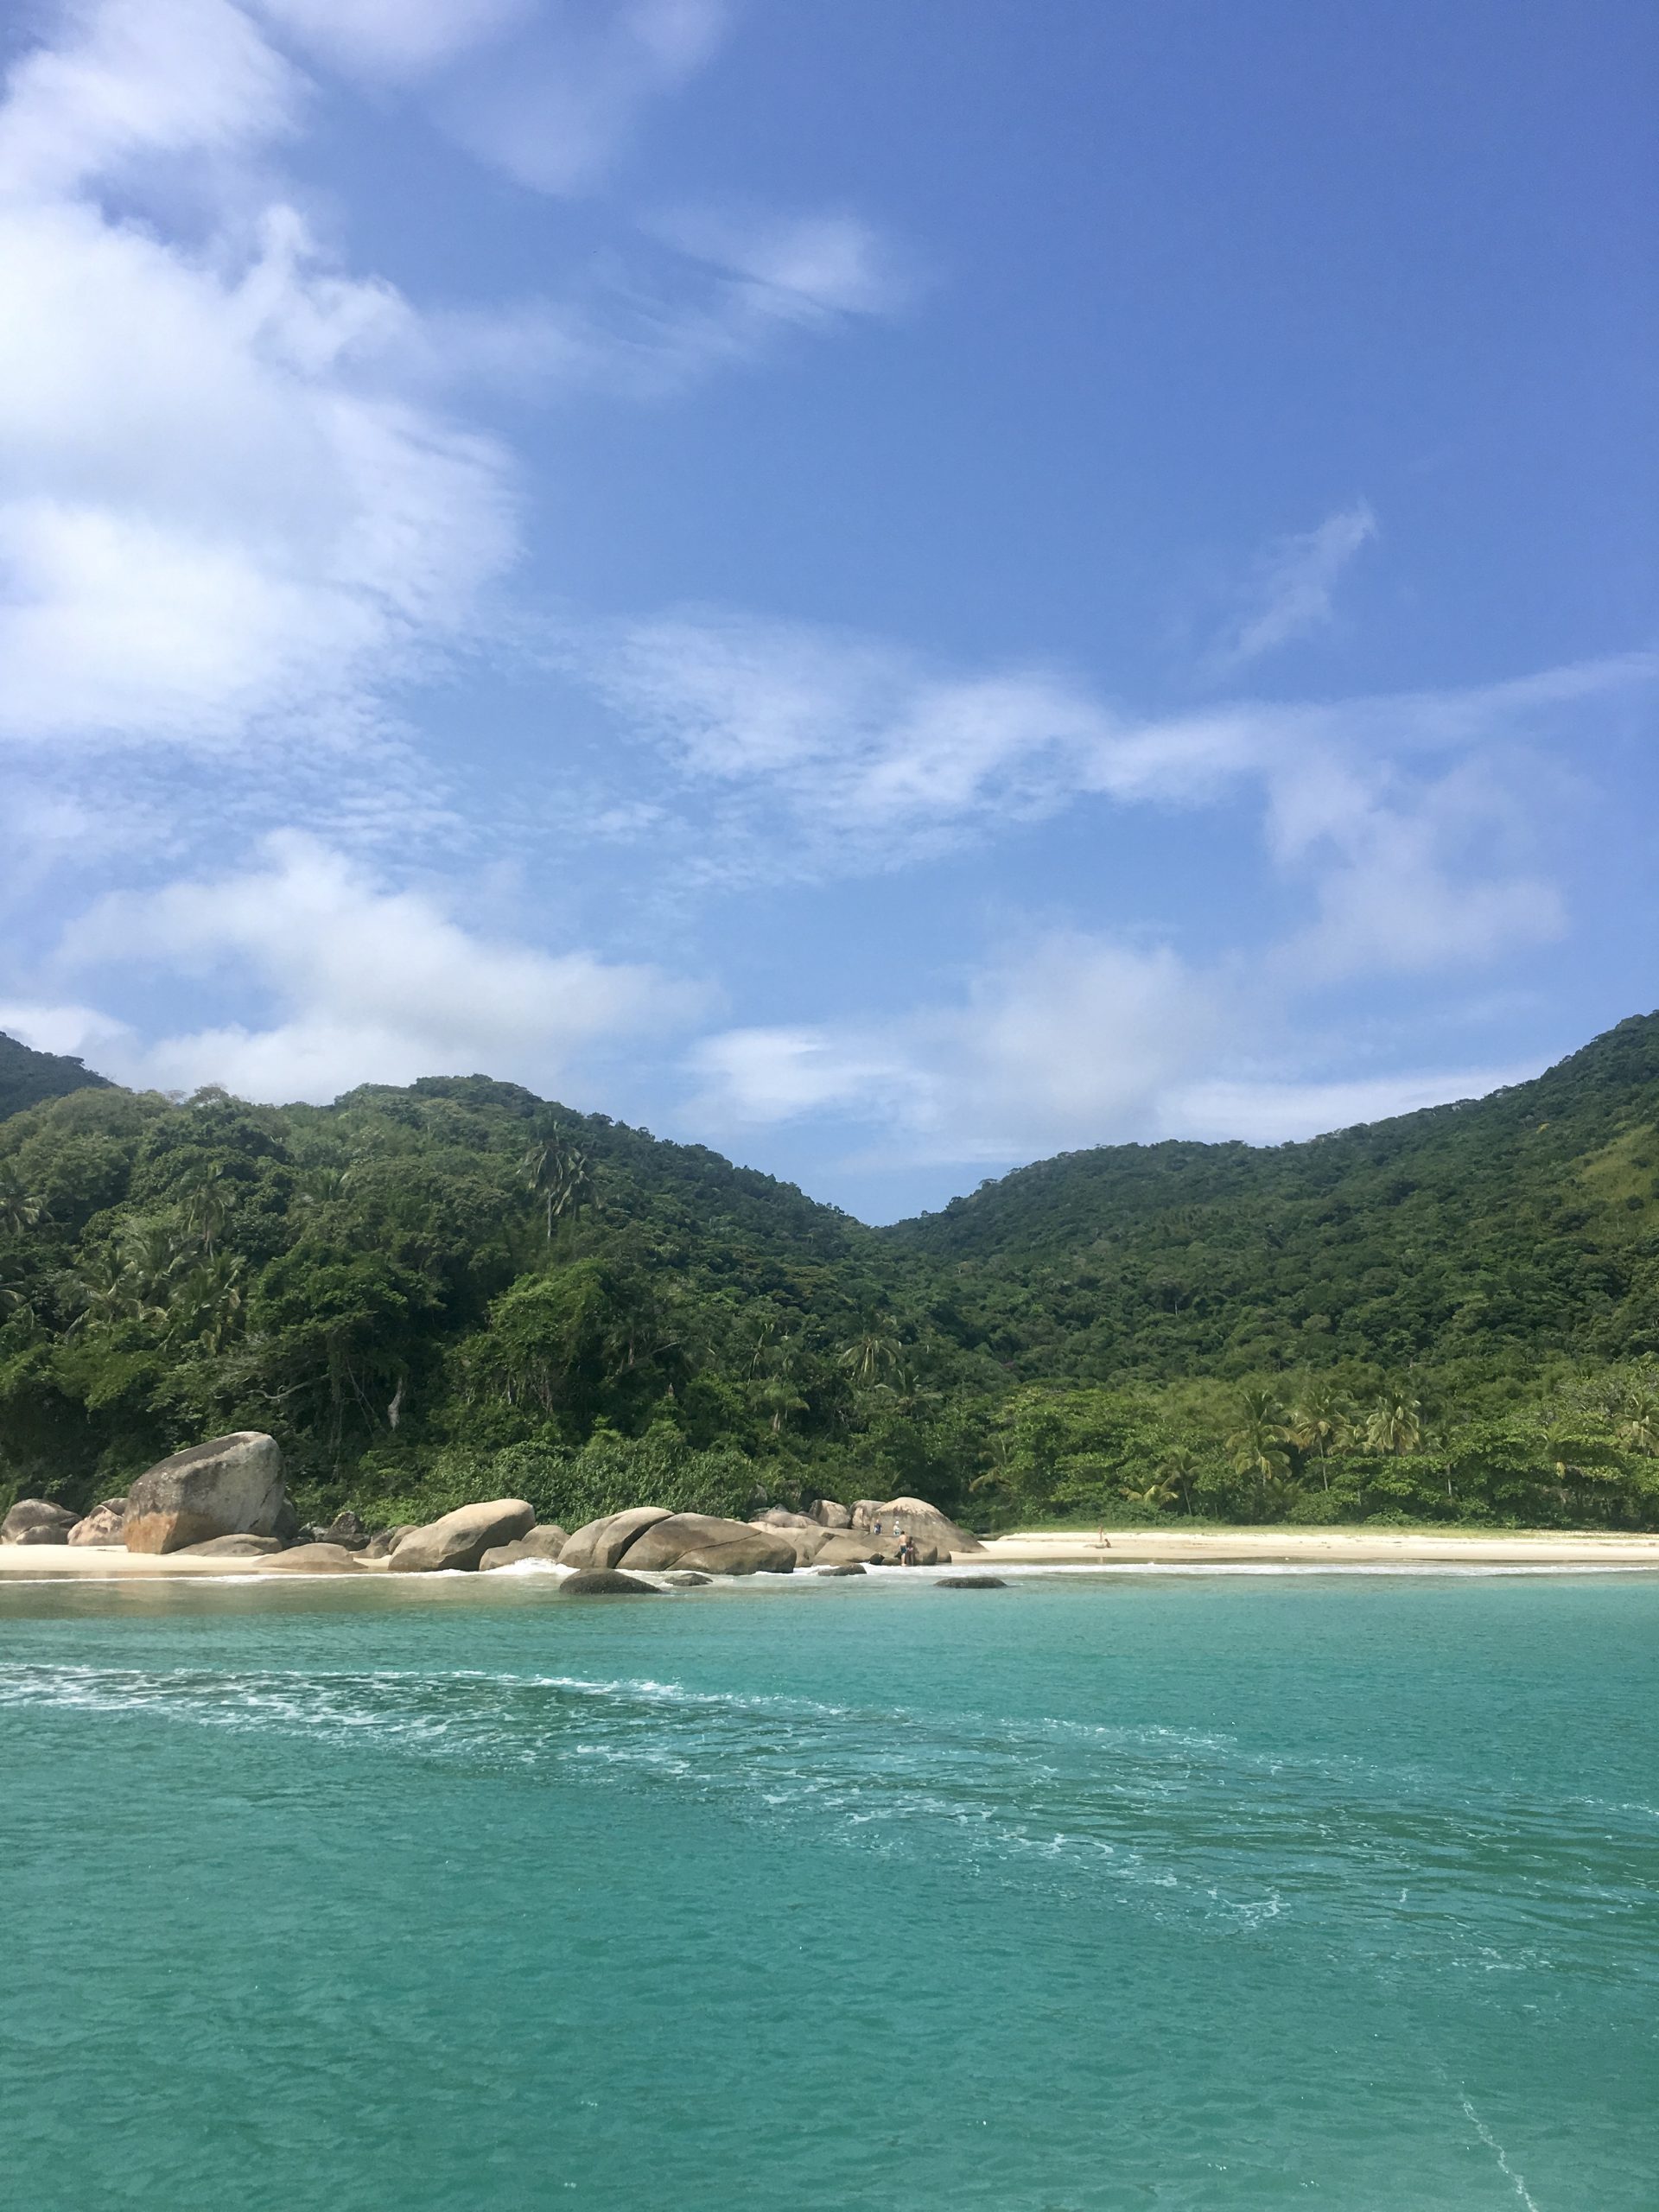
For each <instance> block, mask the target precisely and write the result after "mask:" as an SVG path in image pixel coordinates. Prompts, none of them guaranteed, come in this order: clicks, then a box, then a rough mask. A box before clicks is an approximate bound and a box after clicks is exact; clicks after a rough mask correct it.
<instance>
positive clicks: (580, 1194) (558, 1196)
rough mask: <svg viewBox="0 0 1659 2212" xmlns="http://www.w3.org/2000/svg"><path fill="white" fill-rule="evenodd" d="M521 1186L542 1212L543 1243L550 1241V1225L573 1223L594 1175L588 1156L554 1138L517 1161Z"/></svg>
mask: <svg viewBox="0 0 1659 2212" xmlns="http://www.w3.org/2000/svg"><path fill="white" fill-rule="evenodd" d="M519 1172H520V1173H521V1174H522V1175H523V1176H524V1187H525V1188H526V1189H527V1190H528V1191H529V1192H530V1193H531V1196H532V1197H533V1198H540V1199H541V1200H542V1201H543V1205H544V1207H545V1209H546V1216H547V1241H548V1243H552V1242H553V1224H554V1222H555V1221H556V1220H558V1219H567V1220H571V1221H574V1220H575V1217H576V1216H577V1215H578V1214H579V1213H580V1212H581V1211H582V1207H583V1206H584V1205H586V1204H587V1203H588V1199H589V1198H591V1197H592V1195H593V1188H594V1173H593V1169H592V1166H590V1165H589V1162H588V1155H587V1154H586V1153H585V1152H583V1151H582V1149H581V1147H579V1146H577V1145H573V1144H568V1143H566V1142H565V1141H563V1138H562V1137H561V1136H559V1135H553V1136H551V1137H545V1138H543V1139H542V1141H540V1142H539V1143H537V1144H533V1145H531V1147H530V1149H529V1151H528V1152H526V1153H525V1154H524V1158H523V1160H521V1161H520V1162H519Z"/></svg>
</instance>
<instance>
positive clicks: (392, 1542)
mask: <svg viewBox="0 0 1659 2212" xmlns="http://www.w3.org/2000/svg"><path fill="white" fill-rule="evenodd" d="M415 1527H416V1522H413V1521H400V1522H398V1523H397V1526H396V1527H395V1528H392V1529H376V1530H375V1532H374V1534H373V1535H372V1536H371V1537H370V1538H369V1541H368V1542H367V1543H366V1544H365V1545H364V1547H363V1556H364V1558H365V1559H385V1556H386V1554H388V1553H389V1552H395V1551H396V1550H397V1547H398V1545H399V1544H401V1543H402V1542H403V1541H404V1537H405V1536H406V1535H408V1534H409V1533H410V1529H413V1528H415Z"/></svg>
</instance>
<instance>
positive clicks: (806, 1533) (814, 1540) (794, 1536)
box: [749, 1516, 829, 1567]
mask: <svg viewBox="0 0 1659 2212" xmlns="http://www.w3.org/2000/svg"><path fill="white" fill-rule="evenodd" d="M749 1526H750V1527H751V1528H752V1529H759V1530H760V1534H761V1535H763V1536H774V1537H776V1538H778V1539H779V1541H781V1542H783V1543H785V1544H787V1545H788V1546H789V1547H790V1548H791V1551H792V1552H793V1553H794V1554H795V1564H796V1566H797V1567H810V1566H811V1564H812V1562H813V1560H815V1559H817V1555H818V1554H819V1553H820V1552H821V1551H822V1550H823V1548H824V1546H825V1545H826V1544H827V1543H828V1542H829V1529H821V1528H820V1527H819V1526H818V1523H817V1522H816V1521H808V1520H807V1519H805V1518H804V1516H796V1517H791V1519H790V1520H788V1521H784V1522H778V1521H774V1522H765V1521H752V1522H750V1523H749Z"/></svg>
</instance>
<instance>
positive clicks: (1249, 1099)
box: [691, 932, 1535, 1167]
mask: <svg viewBox="0 0 1659 2212" xmlns="http://www.w3.org/2000/svg"><path fill="white" fill-rule="evenodd" d="M1284 1014H1285V1008H1284V1006H1283V1003H1282V1001H1281V997H1280V996H1279V995H1278V993H1277V992H1276V991H1275V989H1274V985H1273V979H1272V978H1270V977H1266V976H1259V975H1257V976H1251V975H1249V974H1247V973H1246V972H1245V971H1244V969H1243V967H1242V966H1240V965H1239V964H1237V963H1228V964H1224V965H1223V966H1219V967H1217V968H1215V969H1211V970H1207V971H1206V970H1201V969H1195V968H1193V967H1192V966H1191V965H1190V964H1189V963H1185V962H1184V961H1183V960H1181V959H1180V958H1179V957H1178V956H1177V955H1176V953H1175V952H1174V951H1173V950H1172V949H1171V948H1169V947H1167V946H1156V947H1152V948H1146V947H1136V946H1129V945H1124V944H1116V943H1113V942H1111V941H1109V940H1106V939H1103V938H1096V937H1090V936H1088V935H1085V934H1083V933H1080V932H1068V933H1059V934H1055V935H1052V936H1049V937H1047V938H1041V939H1039V940H1038V941H1036V942H1035V943H1034V944H1032V945H1030V946H1028V947H1027V948H1026V949H1024V950H1021V951H1020V952H1018V953H1015V954H1013V955H1010V956H1008V957H1005V958H1002V959H1000V960H998V961H995V962H994V963H991V964H990V965H988V967H987V968H985V969H982V971H981V972H979V973H978V974H977V975H976V976H972V977H970V979H969V982H968V983H967V985H966V986H965V988H964V989H963V992H962V993H961V995H960V996H959V997H958V998H957V999H956V1000H955V1001H951V1002H947V1003H933V1004H925V1005H921V1006H918V1007H911V1008H910V1009H908V1010H907V1012H906V1014H904V1015H903V1016H902V1017H901V1018H899V1019H895V1020H887V1021H883V1022H877V1023H863V1024H861V1023H858V1022H842V1023H831V1024H824V1025H822V1026H817V1027H814V1026H811V1025H796V1026H794V1027H787V1028H784V1027H779V1028H767V1029H741V1030H729V1031H727V1032H726V1033H723V1034H721V1035H719V1036H715V1037H712V1038H709V1039H705V1040H704V1041H703V1042H702V1044H701V1045H699V1046H697V1048H696V1051H695V1052H694V1053H693V1055H692V1057H691V1069H692V1072H693V1075H694V1077H696V1080H697V1081H698V1083H699V1084H700V1085H701V1092H700V1095H699V1096H698V1098H697V1100H696V1105H697V1107H698V1109H700V1110H701V1111H702V1113H703V1114H704V1115H706V1116H708V1117H709V1121H710V1122H712V1123H713V1125H714V1126H715V1127H716V1128H722V1129H725V1130H728V1131H731V1132H733V1133H734V1135H735V1134H739V1133H741V1132H743V1131H746V1130H753V1129H754V1128H767V1127H772V1126H775V1125H777V1124H779V1123H785V1122H797V1121H804V1120H816V1119H823V1118H829V1119H834V1120H839V1121H841V1122H844V1123H846V1124H849V1125H851V1126H852V1127H854V1128H858V1129H861V1130H863V1131H865V1132H867V1133H868V1147H869V1148H868V1150H867V1151H866V1152H865V1153H864V1154H863V1161H864V1164H865V1165H866V1166H889V1167H891V1166H901V1165H916V1164H918V1163H924V1162H925V1163H931V1164H961V1165H978V1166H1004V1165H1007V1164H1008V1163H1010V1162H1014V1161H1019V1160H1031V1159H1033V1158H1038V1157H1041V1156H1043V1155H1045V1154H1051V1153H1054V1152H1057V1151H1063V1150H1070V1149H1075V1148H1081V1147H1089V1146H1092V1145H1099V1144H1122V1143H1154V1142H1157V1141H1160V1140H1161V1139H1163V1138H1167V1137H1197V1138H1204V1139H1209V1140H1217V1139H1223V1138H1243V1139H1244V1140H1246V1141H1249V1142H1251V1143H1255V1144H1278V1143H1283V1142H1285V1141H1288V1140H1290V1139H1293V1138H1301V1137H1309V1136H1315V1135H1320V1134H1322V1133H1323V1132H1325V1131H1327V1130H1331V1129H1337V1128H1348V1127H1351V1126H1352V1125H1353V1124H1354V1123H1356V1122H1370V1121H1380V1120H1383V1119H1385V1118H1387V1117H1388V1116H1391V1115H1395V1114H1404V1113H1410V1112H1412V1111H1414V1109H1417V1108H1418V1107H1421V1106H1428V1105H1434V1104H1439V1103H1442V1102H1444V1101H1446V1100H1448V1099H1456V1098H1467V1097H1476V1096H1482V1095H1483V1094H1484V1093H1485V1092H1487V1091H1490V1090H1496V1089H1497V1088H1498V1086H1499V1085H1500V1084H1506V1083H1513V1082H1518V1081H1520V1080H1522V1078H1523V1077H1525V1076H1528V1075H1530V1074H1533V1073H1535V1070H1534V1069H1533V1068H1531V1067H1523V1068H1516V1067H1497V1068H1491V1067H1485V1068H1481V1067H1477V1068H1472V1069H1471V1068H1462V1069H1459V1068H1450V1069H1432V1070H1424V1069H1421V1068H1414V1069H1406V1070H1403V1071H1398V1072H1394V1073H1390V1074H1388V1075H1382V1076H1373V1077H1363V1078H1360V1079H1347V1080H1342V1081H1332V1080H1329V1079H1327V1078H1325V1077H1321V1076H1319V1075H1317V1074H1311V1075H1309V1076H1308V1077H1305V1078H1302V1079H1287V1077H1285V1076H1284V1074H1283V1073H1282V1071H1275V1072H1274V1073H1273V1074H1271V1075H1264V1074H1262V1072H1261V1071H1260V1069H1259V1065H1258V1063H1259V1057H1260V1052H1261V1046H1262V1032H1263V1030H1264V1029H1265V1030H1268V1031H1271V1032H1274V1033H1277V1032H1278V1031H1279V1030H1280V1029H1281V1027H1282V1026H1283V1018H1284ZM1217 1069H1220V1070H1222V1071H1224V1072H1222V1073H1219V1074H1217V1072H1216V1071H1217Z"/></svg>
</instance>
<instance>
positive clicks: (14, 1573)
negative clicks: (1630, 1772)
mask: <svg viewBox="0 0 1659 2212" xmlns="http://www.w3.org/2000/svg"><path fill="white" fill-rule="evenodd" d="M1414 1560H1422V1561H1424V1562H1435V1563H1439V1564H1446V1563H1453V1564H1456V1563H1461V1564H1463V1565H1465V1566H1471V1567H1473V1566H1488V1567H1497V1566H1505V1567H1519V1566H1529V1567H1655V1568H1659V1535H1640V1536H1628V1535H1606V1534H1605V1533H1603V1532H1601V1531H1599V1530H1597V1529H1582V1530H1569V1531H1565V1532H1563V1531H1560V1530H1556V1529H1548V1530H1538V1531H1533V1530H1529V1529H1510V1530H1507V1531H1506V1532H1505V1533H1504V1534H1503V1535H1460V1534H1459V1533H1458V1532H1457V1531H1456V1530H1452V1529H1448V1530H1430V1529H1112V1530H1109V1531H1108V1533H1107V1539H1106V1542H1105V1544H1104V1546H1102V1545H1100V1544H1097V1543H1096V1539H1095V1538H1094V1536H1093V1535H1090V1534H1088V1533H1086V1532H1079V1531H1078V1530H1076V1529H1071V1530H1060V1529H1028V1530H1025V1531H1021V1532H1019V1533H1016V1534H1014V1535H1007V1536H997V1537H994V1538H993V1539H991V1540H990V1541H988V1543H987V1545H986V1547H985V1548H984V1550H983V1551H981V1552H971V1553H970V1552H959V1553H957V1564H958V1565H959V1566H963V1567H995V1566H997V1565H999V1564H1001V1565H1004V1566H1010V1567H1113V1566H1133V1565H1138V1564H1147V1565H1161V1566H1166V1567H1178V1566H1179V1565H1181V1564H1182V1563H1183V1562H1189V1563H1191V1564H1192V1565H1193V1566H1200V1565H1204V1564H1208V1563H1219V1562H1223V1561H1234V1562H1242V1563H1249V1562H1250V1561H1259V1562H1262V1563H1264V1564H1265V1563H1267V1562H1268V1561H1285V1562H1287V1563H1289V1564H1292V1565H1295V1566H1306V1567H1313V1566H1318V1565H1319V1564H1320V1563H1321V1562H1323V1563H1325V1564H1326V1565H1329V1566H1352V1567H1366V1566H1380V1565H1386V1564H1392V1565H1395V1566H1409V1565H1410V1564H1411V1563H1412V1561H1414ZM377 1570H378V1571H380V1572H382V1573H384V1572H385V1561H384V1560H365V1562H364V1563H363V1565H362V1566H360V1567H359V1568H357V1569H356V1572H357V1573H374V1572H376V1571H377ZM258 1571H259V1561H258V1560H257V1559H190V1558H187V1557H185V1556H184V1555H183V1554H181V1553H178V1552H172V1553H166V1554H156V1553H152V1552H129V1551H124V1550H122V1549H120V1548H118V1547H115V1546H96V1545H90V1544H88V1545H79V1544H78V1545H73V1546H72V1545H68V1544H0V1581H4V1580H12V1581H18V1580H30V1581H38V1580H41V1579H42V1578H44V1577H49V1578H51V1579H52V1580H63V1581H67V1580H81V1579H92V1580H96V1579H98V1578H99V1577H103V1578H105V1579H110V1578H115V1579H119V1580H134V1579H143V1578H146V1577H155V1576H163V1575H165V1576H179V1575H204V1574H207V1575H226V1574H255V1573H258ZM265 1579H266V1580H270V1581H282V1580H287V1579H288V1578H287V1577H286V1576H285V1575H281V1574H277V1575H269V1576H267V1577H266V1578H265ZM329 1579H330V1580H336V1579H338V1578H336V1577H330V1578H329ZM405 1580H408V1581H410V1582H423V1581H427V1580H432V1581H440V1580H441V1581H442V1582H443V1583H445V1584H446V1585H447V1584H448V1583H450V1582H451V1581H452V1580H453V1578H452V1577H449V1576H442V1577H431V1578H428V1577H425V1576H413V1577H408V1578H405Z"/></svg>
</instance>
